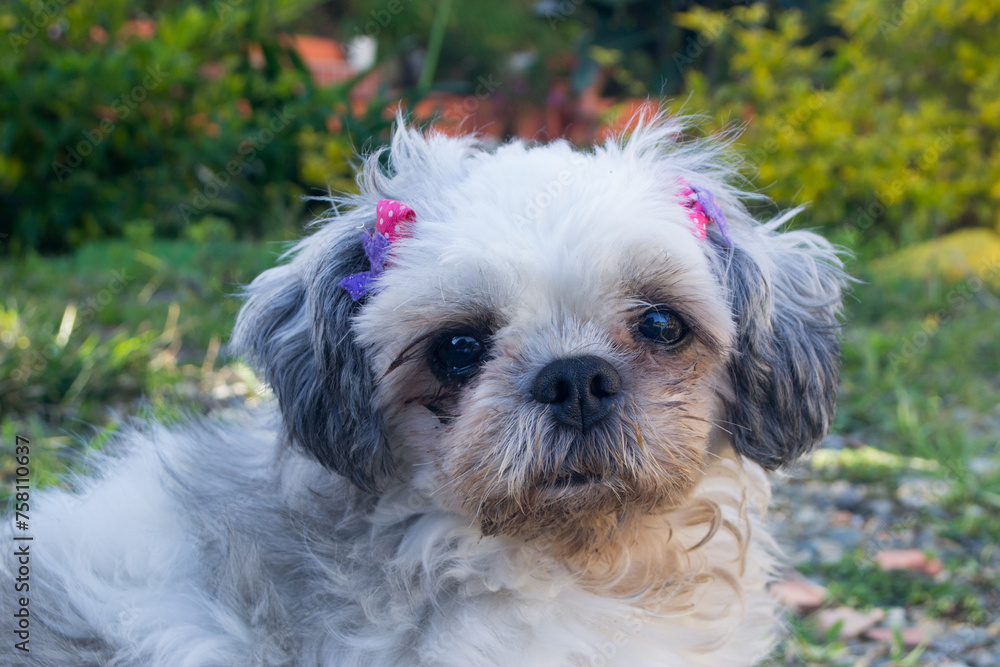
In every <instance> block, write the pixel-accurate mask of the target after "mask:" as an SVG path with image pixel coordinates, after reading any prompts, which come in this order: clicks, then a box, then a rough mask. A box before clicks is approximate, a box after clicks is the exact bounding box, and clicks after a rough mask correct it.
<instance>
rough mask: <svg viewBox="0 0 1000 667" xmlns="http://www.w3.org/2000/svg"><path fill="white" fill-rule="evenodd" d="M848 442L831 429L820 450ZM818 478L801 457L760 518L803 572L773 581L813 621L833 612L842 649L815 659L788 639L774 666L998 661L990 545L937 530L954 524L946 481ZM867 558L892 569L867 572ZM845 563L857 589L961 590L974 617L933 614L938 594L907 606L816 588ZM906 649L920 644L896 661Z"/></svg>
mask: <svg viewBox="0 0 1000 667" xmlns="http://www.w3.org/2000/svg"><path fill="white" fill-rule="evenodd" d="M852 445H853V446H858V445H860V443H857V442H856V441H855V442H851V441H845V440H844V439H843V438H838V437H831V438H829V439H828V440H827V442H825V443H824V448H826V449H827V452H828V453H829V451H830V450H837V449H842V448H845V447H848V448H849V447H851V446H852ZM819 456H820V457H823V453H822V449H821V450H820V453H819ZM824 472H825V471H824ZM825 476H826V475H825V474H824V475H820V474H818V473H817V471H816V470H815V469H814V467H813V466H812V465H811V463H810V462H805V463H800V464H799V465H798V466H797V467H795V468H793V469H792V470H791V471H790V472H789V473H788V474H787V475H786V476H784V477H783V478H779V479H776V480H775V488H774V498H773V501H772V506H771V511H770V523H771V525H772V530H773V532H774V534H775V535H776V537H777V538H778V541H779V543H780V544H781V545H782V547H783V548H784V549H785V550H786V553H787V558H788V560H789V561H790V562H791V564H792V565H794V566H795V567H796V568H797V569H798V570H799V571H801V572H804V573H806V576H805V578H804V581H803V580H802V579H801V578H799V579H798V581H796V574H795V573H790V575H789V579H790V580H791V581H792V583H791V584H790V585H787V586H783V587H779V588H781V589H782V590H781V592H780V593H779V594H781V595H783V596H784V597H786V599H788V600H790V601H791V599H792V597H791V596H795V598H796V600H797V602H798V604H797V605H795V606H797V607H798V609H799V614H800V615H801V616H803V617H810V618H811V619H812V621H813V622H815V623H816V624H817V625H818V626H820V627H821V628H824V627H830V626H832V625H833V622H834V621H835V620H837V619H841V620H842V621H843V625H842V627H841V639H842V642H843V647H842V649H841V652H840V654H839V655H837V656H835V657H830V656H825V657H824V658H821V659H819V660H817V658H816V657H814V656H811V657H805V656H803V655H802V652H803V651H802V649H801V647H797V646H796V643H795V642H789V643H788V644H787V645H786V649H785V657H784V662H776V663H775V664H786V665H805V664H830V665H859V666H872V667H876V666H878V667H881V666H883V665H894V664H908V665H920V666H924V665H926V666H928V667H930V666H934V667H937V666H938V665H951V666H954V667H960V666H962V665H967V666H969V667H1000V591H998V590H997V583H998V582H1000V545H997V544H990V543H988V542H986V541H984V540H974V539H964V538H962V537H961V536H960V535H958V536H956V535H955V534H954V531H951V538H952V539H949V538H948V537H946V536H944V535H942V534H941V533H942V532H947V531H944V530H942V528H943V527H947V526H952V525H955V522H954V519H953V518H952V517H948V516H946V515H945V513H944V510H943V509H941V506H940V501H941V500H942V499H943V498H944V497H945V496H946V495H947V494H948V492H949V491H950V485H949V484H948V482H947V481H944V480H941V479H940V478H937V479H936V478H933V477H929V476H926V475H924V476H921V475H920V474H911V473H909V472H907V473H903V475H901V476H898V477H894V476H887V478H886V479H874V480H870V481H866V482H864V483H862V482H855V481H848V480H846V479H842V478H839V479H838V478H836V476H834V477H832V478H830V479H820V477H825ZM928 554H929V555H928ZM874 562H879V563H880V564H882V565H884V566H885V569H893V570H894V571H892V572H880V571H877V570H876V568H875V567H874V566H873V565H872V563H874ZM897 568H898V569H897ZM852 570H853V579H854V580H856V581H857V582H860V585H861V586H862V588H863V587H864V585H865V584H866V583H867V582H868V581H872V585H873V586H883V587H884V586H885V585H892V583H893V582H897V583H898V582H904V583H902V584H901V585H902V586H903V587H904V588H903V590H904V592H905V590H906V589H905V587H906V586H907V585H915V586H923V587H925V588H927V589H932V594H933V593H934V592H937V593H940V592H941V591H945V593H943V594H941V595H947V594H948V593H951V592H954V591H965V592H967V593H968V594H970V595H972V596H973V597H974V598H975V600H976V601H977V603H978V607H979V616H978V618H977V619H975V622H973V621H970V619H969V618H968V614H961V613H959V614H957V616H958V617H959V618H955V617H954V616H955V615H953V617H952V618H949V617H948V615H947V614H945V615H943V616H942V615H941V614H935V613H934V610H933V609H932V607H933V605H934V604H935V602H939V600H935V599H933V597H932V599H930V600H925V601H922V602H921V603H916V604H914V603H911V604H909V605H908V606H905V603H903V605H901V606H891V605H885V604H883V605H877V604H875V605H872V604H860V603H858V604H857V608H851V607H848V606H845V605H844V604H843V601H838V600H831V599H830V594H829V593H827V594H826V595H824V590H823V589H830V588H834V589H842V587H843V585H844V583H845V581H843V580H840V581H831V580H830V579H832V578H835V576H836V573H841V574H842V573H844V572H848V573H851V571H852ZM831 573H834V574H833V575H831ZM873 574H874V575H875V577H877V578H878V582H880V583H877V582H875V581H874V578H875V577H873V576H872V575H873ZM847 578H849V577H847V576H845V579H847ZM907 582H908V583H907ZM935 584H940V586H937V587H935ZM817 585H818V586H821V587H823V588H817ZM786 589H787V590H786ZM831 592H832V591H831ZM878 592H879V591H872V592H871V595H872V597H873V599H876V600H877V599H880V598H879V597H878ZM897 597H898V596H897ZM881 599H886V597H885V596H883V597H882V598H881ZM821 601H822V603H821V604H820V602H821ZM963 616H964V617H965V618H962V617H963ZM894 627H895V628H899V629H900V630H901V632H902V637H901V638H902V640H903V642H902V643H903V645H904V646H902V647H900V646H898V641H897V648H896V652H895V654H894V653H893V649H892V644H893V642H892V639H891V637H892V633H893V630H892V629H893V628H894ZM914 647H921V648H922V649H923V652H922V653H920V654H919V657H918V658H916V659H915V660H914V661H912V662H905V663H904V662H902V661H901V660H900V657H902V656H906V655H907V654H909V653H911V651H912V649H913V648H914ZM900 649H901V650H900ZM918 653H919V651H918ZM914 657H916V656H914ZM823 660H827V661H826V662H824V661H823ZM894 660H895V661H894Z"/></svg>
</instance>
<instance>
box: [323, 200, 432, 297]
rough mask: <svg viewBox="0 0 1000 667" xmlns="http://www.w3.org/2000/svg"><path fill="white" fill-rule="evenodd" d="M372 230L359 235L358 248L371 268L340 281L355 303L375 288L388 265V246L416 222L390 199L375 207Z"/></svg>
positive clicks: (412, 212)
mask: <svg viewBox="0 0 1000 667" xmlns="http://www.w3.org/2000/svg"><path fill="white" fill-rule="evenodd" d="M375 215H376V221H375V229H374V230H373V231H372V232H371V233H370V234H369V233H367V232H366V233H363V234H362V235H361V245H362V246H363V247H364V249H365V256H367V257H368V262H369V264H371V267H372V268H371V270H370V271H362V272H360V273H352V274H351V275H349V276H347V277H346V278H344V279H343V280H341V281H340V286H341V287H343V288H344V289H345V290H347V291H348V293H349V294H350V295H351V298H352V299H354V300H355V301H359V300H361V298H362V297H364V296H365V295H366V294H368V293H369V292H371V291H372V290H373V289H374V287H375V279H376V278H378V276H379V274H381V273H382V271H384V270H385V267H386V266H387V265H388V264H389V255H390V254H391V250H392V244H393V243H394V242H396V241H398V240H399V239H401V238H405V237H407V236H409V235H410V230H409V227H410V224H411V223H412V222H413V221H414V220H416V217H417V214H416V213H414V211H413V209H412V208H410V207H409V206H407V205H406V204H402V203H400V202H398V201H395V200H393V199H383V200H381V201H380V202H379V203H378V205H377V206H376V207H375Z"/></svg>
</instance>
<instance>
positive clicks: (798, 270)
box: [3, 120, 842, 667]
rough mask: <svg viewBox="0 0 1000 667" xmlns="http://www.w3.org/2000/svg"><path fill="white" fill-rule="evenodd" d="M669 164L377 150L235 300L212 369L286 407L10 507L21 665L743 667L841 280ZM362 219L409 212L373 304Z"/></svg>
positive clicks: (535, 153)
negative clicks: (21, 559) (240, 305)
mask: <svg viewBox="0 0 1000 667" xmlns="http://www.w3.org/2000/svg"><path fill="white" fill-rule="evenodd" d="M678 131H679V128H678V127H677V126H675V125H672V124H671V123H670V122H668V121H663V120H657V121H655V122H653V123H651V124H648V125H646V126H644V127H642V128H640V129H639V130H637V132H636V133H635V135H634V136H633V138H632V139H631V140H630V141H629V143H627V144H626V145H625V147H622V146H620V145H617V144H613V143H609V144H608V145H607V146H606V147H604V148H602V149H598V150H597V151H595V153H578V152H574V151H572V150H571V149H570V148H569V147H568V146H566V145H564V144H558V143H557V144H553V145H550V146H547V147H540V148H534V149H530V150H529V149H526V148H525V147H524V146H522V145H520V144H512V145H508V146H504V147H501V148H500V149H499V150H497V151H496V152H494V153H487V152H483V151H481V150H480V149H479V148H478V147H477V146H476V144H475V143H474V142H473V141H472V140H468V139H446V138H443V137H431V138H425V137H422V136H420V135H418V134H416V133H413V132H411V131H407V130H405V129H401V130H400V131H399V132H397V135H396V137H395V140H394V142H393V148H392V153H391V164H392V169H393V171H392V172H391V173H390V174H389V175H385V174H383V173H382V172H381V171H380V170H379V169H378V167H377V162H376V159H375V158H373V159H372V160H371V161H370V162H369V164H368V169H367V170H366V172H365V174H366V178H367V180H366V181H365V182H364V183H363V194H362V195H361V196H359V197H358V198H356V199H354V200H352V201H351V204H352V206H353V208H352V210H351V211H350V212H347V213H344V214H343V215H334V216H332V217H331V219H330V220H328V221H327V224H326V225H325V226H324V227H323V228H322V229H320V230H319V231H318V232H316V233H315V234H314V235H313V236H312V237H310V238H309V239H307V240H306V241H304V242H302V243H301V244H300V246H299V248H298V249H297V251H296V253H295V255H294V258H293V259H292V261H291V262H289V263H288V264H286V265H284V266H282V267H279V268H276V269H273V270H271V271H269V272H266V273H265V274H263V275H262V276H261V277H260V278H259V279H258V280H257V281H255V282H254V283H253V284H252V285H251V286H250V288H249V297H250V298H249V301H248V303H247V306H246V307H245V308H244V310H243V312H242V313H241V316H240V321H239V323H238V325H237V331H236V335H235V342H236V345H237V347H238V348H239V349H241V350H243V351H244V352H245V353H246V354H247V356H248V358H249V359H250V360H251V362H252V363H254V365H255V367H256V368H257V369H258V370H259V371H260V372H261V373H262V374H263V376H264V377H265V378H266V379H267V380H268V382H269V383H270V384H271V385H272V387H273V388H274V391H275V395H276V397H277V399H278V406H277V407H276V408H272V409H265V410H261V411H259V412H258V413H257V414H255V415H252V416H251V415H248V416H247V417H246V418H245V419H243V420H240V423H238V424H237V423H232V422H229V423H195V424H193V425H190V426H188V427H185V428H182V429H176V430H167V429H164V428H163V427H150V428H148V429H146V430H144V431H136V432H133V433H132V434H131V435H127V436H124V437H122V438H120V440H119V442H118V444H117V448H118V449H119V450H120V453H119V454H117V455H112V456H108V457H102V458H101V459H99V467H100V469H101V474H100V476H99V477H98V478H96V479H95V480H94V481H93V482H85V483H83V486H84V487H85V488H84V489H83V490H82V491H78V492H75V493H70V492H64V491H54V492H49V493H47V494H46V495H44V497H43V498H41V499H40V500H39V502H38V503H37V504H35V505H34V507H33V508H32V509H33V523H32V532H33V536H34V541H33V542H32V546H31V588H30V593H29V594H28V597H30V603H29V604H30V606H29V608H30V610H31V613H32V616H31V619H32V620H31V643H30V647H31V654H26V655H24V656H22V657H24V658H25V659H26V660H27V661H28V662H36V663H38V664H142V665H147V664H157V665H159V664H163V665H175V664H176V665H253V664H260V665H280V664H301V665H312V664H321V665H338V666H339V665H414V664H422V665H423V664H426V665H463V666H464V665H508V664H523V665H592V664H593V665H604V664H621V665H630V666H631V665H636V666H638V665H711V666H713V667H714V666H720V665H750V664H754V663H755V662H757V661H759V660H760V659H762V658H763V657H765V656H766V654H767V653H768V651H769V650H770V648H771V646H772V645H773V643H774V642H775V641H776V640H777V639H778V638H779V636H780V626H781V623H780V615H779V610H778V608H777V605H776V603H775V601H774V600H773V599H772V598H771V597H770V595H769V594H768V592H767V590H766V584H767V582H768V580H769V578H770V577H771V576H772V574H773V570H774V568H775V564H776V561H775V557H774V551H775V549H774V547H773V544H772V543H771V541H770V539H769V538H768V537H767V535H766V533H765V532H764V531H763V530H762V529H761V526H760V517H761V515H762V513H763V511H764V509H765V508H766V503H767V497H768V492H769V485H768V481H767V479H766V476H765V473H764V470H763V468H773V467H776V466H778V465H781V464H783V463H785V462H788V461H790V460H792V459H793V458H794V457H795V456H797V455H798V454H800V453H801V452H803V451H805V450H806V449H808V447H810V446H811V445H812V444H813V443H814V442H815V441H816V440H818V439H819V438H820V437H822V435H823V434H824V433H825V431H826V430H827V428H828V427H829V424H830V419H831V417H832V409H833V400H834V396H835V388H836V375H837V373H836V367H837V361H836V358H837V351H838V346H837V340H836V339H837V325H836V314H837V309H838V307H839V297H840V283H841V281H842V277H841V274H840V272H839V263H838V262H837V260H836V257H835V255H834V253H833V251H832V249H831V248H830V246H829V245H828V244H826V243H825V242H823V241H822V240H821V239H819V238H818V237H816V236H814V235H811V234H807V233H803V232H790V233H785V234H778V233H777V232H775V231H774V229H775V228H776V227H777V224H778V223H776V224H775V225H772V226H770V227H763V226H759V225H757V224H756V223H754V222H752V220H751V219H750V218H749V216H748V215H747V214H746V213H745V211H744V209H743V208H742V206H741V205H740V203H739V201H738V200H737V198H736V193H734V192H733V191H731V190H730V189H729V188H728V187H727V186H725V185H724V184H723V183H722V182H721V180H719V177H720V175H721V173H722V172H721V171H720V170H718V169H717V168H715V167H713V166H712V165H711V164H710V163H709V162H707V161H706V160H705V150H704V149H703V148H702V149H694V150H686V149H682V148H679V147H678V146H676V145H675V144H674V143H673V141H674V138H675V135H676V134H677V132H678ZM686 179H690V180H691V182H692V183H694V185H692V186H691V187H690V188H687V189H685V185H684V184H685V183H686ZM553 184H557V186H556V185H553ZM706 192H711V193H714V198H713V197H712V196H711V195H706V194H703V193H706ZM540 193H545V194H546V195H547V201H546V198H545V197H541V196H540ZM684 193H687V194H684ZM692 193H696V194H697V195H698V197H693V196H692ZM385 196H392V197H394V198H396V199H398V200H399V201H400V202H404V203H405V204H406V206H403V207H402V208H397V209H394V210H395V211H406V210H407V209H408V207H409V208H412V210H413V211H415V212H416V213H415V219H411V220H410V221H409V227H408V228H407V231H406V234H405V235H400V236H398V237H396V238H390V239H389V240H391V241H392V243H391V249H392V252H391V254H390V255H388V257H387V261H386V264H385V267H386V268H385V270H384V271H382V272H381V273H380V271H381V269H382V266H381V260H379V262H378V264H379V265H378V266H376V263H377V262H376V259H374V258H373V257H374V256H373V255H372V254H371V253H368V257H369V259H368V260H366V259H365V255H364V254H363V251H362V247H363V243H362V241H361V240H359V238H358V236H359V234H361V233H362V229H370V228H371V227H372V225H373V223H374V222H375V221H374V220H373V218H374V217H375V214H374V211H375V206H376V202H377V201H378V200H379V199H380V198H382V197H385ZM684 197H687V198H686V199H685V198H684ZM699 198H700V201H701V202H702V203H703V204H704V211H703V210H702V208H700V207H698V208H697V210H695V207H694V205H693V204H692V201H696V200H698V199H699ZM710 200H711V205H710V203H709V201H710ZM716 200H717V202H718V203H717V204H716ZM383 204H384V202H383V203H381V204H378V207H379V208H378V211H379V213H378V215H379V217H381V216H382V211H383V208H382V207H383ZM392 204H393V205H397V204H398V202H392ZM695 212H697V214H698V215H700V216H701V217H698V216H696V215H695ZM695 219H697V220H701V221H706V220H707V222H708V224H709V225H714V226H712V227H711V228H708V229H702V230H701V231H702V232H703V236H704V238H699V234H698V233H697V231H698V230H695V233H692V230H691V220H695ZM381 224H382V220H380V221H379V225H381ZM379 228H380V229H381V227H379ZM365 234H371V232H365ZM374 237H375V235H373V234H371V235H370V236H369V237H368V238H367V239H366V240H365V242H364V243H365V244H367V243H368V241H369V240H370V239H371V238H374ZM388 245H389V244H388V243H387V247H388ZM366 269H371V270H373V271H374V273H373V275H372V276H371V277H372V278H374V279H375V280H373V281H372V283H371V284H370V285H368V286H367V287H366V288H365V290H359V293H353V292H352V295H353V296H355V297H357V298H358V299H360V301H359V302H355V301H354V300H353V299H352V298H351V295H348V293H347V291H345V289H344V288H343V287H341V284H342V283H344V282H345V278H347V277H348V276H349V275H350V274H356V272H359V271H361V272H363V271H364V270H366ZM345 284H346V283H345ZM360 284H366V283H360ZM361 292H363V296H361V295H360V293H361ZM289 445H292V446H289ZM338 473H339V474H338ZM9 532H10V531H9V529H7V533H6V534H7V535H9ZM5 539H9V537H5ZM5 568H6V572H5V573H4V577H3V578H4V582H3V585H4V589H5V594H7V595H10V594H11V592H12V591H13V589H14V585H13V582H12V581H11V580H10V578H11V576H12V575H11V573H12V572H14V573H16V571H17V565H16V562H15V561H14V560H12V559H7V560H6V564H5Z"/></svg>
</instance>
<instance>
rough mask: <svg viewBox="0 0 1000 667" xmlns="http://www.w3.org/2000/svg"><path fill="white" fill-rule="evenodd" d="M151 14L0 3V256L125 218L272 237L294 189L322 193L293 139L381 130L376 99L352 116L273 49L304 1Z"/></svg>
mask: <svg viewBox="0 0 1000 667" xmlns="http://www.w3.org/2000/svg"><path fill="white" fill-rule="evenodd" d="M158 4H160V5H162V6H160V8H159V9H158V10H157V11H156V12H155V14H153V19H152V20H149V19H147V20H138V21H137V20H135V19H136V17H141V16H143V15H141V14H140V15H136V14H134V12H135V9H134V7H135V5H134V3H131V4H130V3H125V2H123V1H122V0H89V1H88V0H80V1H79V2H72V3H60V2H57V1H53V2H49V3H39V2H30V3H29V2H24V1H20V0H19V1H16V2H13V3H11V4H8V5H5V6H4V8H3V9H0V36H2V40H0V52H2V56H0V88H2V89H3V91H4V94H3V96H0V209H2V210H3V211H4V213H5V215H4V220H3V221H2V224H3V225H4V227H5V228H4V230H3V231H4V232H6V233H8V234H9V235H10V236H11V239H10V241H9V243H8V244H7V246H6V247H8V248H9V249H10V250H12V251H14V252H19V251H23V250H24V249H25V248H36V249H41V250H46V251H53V250H55V251H58V250H64V249H68V248H72V247H76V246H78V245H80V244H81V243H83V242H84V241H86V240H89V239H95V238H102V237H115V236H120V235H121V234H122V233H123V231H124V227H125V225H126V224H127V223H130V222H131V221H134V220H145V221H149V222H150V223H151V224H152V225H153V227H154V231H155V233H156V235H157V236H165V237H179V236H183V235H184V234H183V230H184V229H185V228H187V227H188V226H189V225H190V224H192V223H197V222H198V221H199V220H201V219H202V218H208V219H210V220H215V221H216V223H217V222H218V220H220V219H221V220H223V221H226V222H228V223H229V224H230V225H231V226H232V229H233V230H235V231H236V233H237V234H238V235H239V236H240V237H244V238H245V237H260V236H262V235H268V236H274V235H275V234H276V233H277V234H278V235H280V234H281V233H282V232H284V233H286V234H287V233H288V230H289V229H290V228H293V227H296V226H297V224H298V222H299V221H300V220H301V218H302V217H303V213H304V211H303V204H302V199H301V198H302V195H303V194H305V193H307V192H310V191H313V192H314V191H315V190H314V189H313V188H314V187H315V186H316V185H325V184H319V183H317V182H316V181H317V179H316V178H315V177H313V178H312V179H306V178H305V177H304V176H303V166H304V165H305V164H306V163H309V162H310V156H309V154H308V151H307V150H306V149H305V148H303V147H302V145H301V144H302V142H301V141H298V140H297V137H299V136H300V135H302V134H303V133H309V132H311V131H313V130H317V129H318V130H319V131H322V132H325V131H326V128H328V127H340V128H343V132H341V133H337V134H335V135H334V136H332V137H331V138H330V139H329V140H328V141H332V142H335V143H339V144H341V145H343V146H345V147H349V146H350V144H351V143H352V142H353V143H355V144H357V145H359V146H360V145H364V144H365V143H368V142H371V141H373V140H378V138H379V137H380V136H381V134H380V133H381V132H382V131H383V130H384V129H385V128H386V127H387V122H386V120H385V119H383V118H382V114H381V109H382V105H381V104H376V105H374V106H373V107H372V108H371V109H370V110H368V111H365V112H363V113H362V114H361V116H360V117H355V116H354V115H353V114H352V113H351V111H350V109H351V105H350V102H351V100H350V89H351V85H350V84H347V85H341V86H336V87H329V88H318V87H316V86H315V85H313V83H312V80H311V78H310V76H309V72H308V71H307V69H306V68H305V66H304V65H303V63H302V62H301V60H300V59H299V58H298V56H297V55H296V54H295V53H294V52H293V51H292V50H290V49H289V48H286V46H285V44H286V42H287V40H286V39H285V38H283V37H282V35H281V33H280V30H281V29H282V28H283V27H284V26H287V25H289V23H290V22H291V21H293V20H294V19H296V18H297V17H299V16H301V15H302V14H303V12H305V10H306V9H307V8H308V7H309V5H310V4H311V3H310V1H309V0H285V1H284V2H279V3H263V2H241V1H240V0H228V1H227V0H218V1H217V2H214V3H212V4H211V5H209V6H205V7H200V6H198V5H196V4H195V3H192V2H183V3H166V4H163V3H158ZM154 21H155V23H154ZM350 154H351V151H350V150H348V149H347V148H345V150H343V151H341V153H340V155H341V156H348V155H350ZM324 166H325V168H326V169H327V170H328V173H327V174H326V177H327V179H329V180H334V181H338V184H340V185H342V184H343V178H344V177H345V176H346V175H348V174H350V166H349V164H348V162H347V159H346V157H343V158H342V159H340V160H339V161H338V162H337V163H335V164H333V163H331V162H330V161H329V160H327V161H326V162H325V163H324ZM216 223H213V224H215V225H216V227H218V225H217V224H216Z"/></svg>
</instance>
